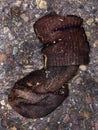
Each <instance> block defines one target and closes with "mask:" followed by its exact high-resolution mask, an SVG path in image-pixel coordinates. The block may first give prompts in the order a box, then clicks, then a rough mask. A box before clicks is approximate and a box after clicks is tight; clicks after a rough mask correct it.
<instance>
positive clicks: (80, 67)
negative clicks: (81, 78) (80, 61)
mask: <svg viewBox="0 0 98 130" xmlns="http://www.w3.org/2000/svg"><path fill="white" fill-rule="evenodd" d="M79 69H80V70H82V71H86V70H87V67H86V66H85V65H80V66H79Z"/></svg>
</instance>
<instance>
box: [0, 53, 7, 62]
mask: <svg viewBox="0 0 98 130" xmlns="http://www.w3.org/2000/svg"><path fill="white" fill-rule="evenodd" d="M6 58H7V57H6V54H1V56H0V62H4V61H6Z"/></svg>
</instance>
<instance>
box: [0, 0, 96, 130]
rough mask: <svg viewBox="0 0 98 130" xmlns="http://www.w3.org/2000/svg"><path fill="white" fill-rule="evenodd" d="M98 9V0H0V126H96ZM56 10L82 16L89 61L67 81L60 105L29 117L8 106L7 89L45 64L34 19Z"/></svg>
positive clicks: (1, 129) (27, 129) (63, 129)
mask: <svg viewBox="0 0 98 130" xmlns="http://www.w3.org/2000/svg"><path fill="white" fill-rule="evenodd" d="M97 9H98V1H97V0H47V1H46V0H0V130H98V10H97ZM52 10H55V11H56V12H57V13H59V14H61V15H66V14H74V15H77V16H80V17H82V18H83V19H84V25H83V26H84V28H85V31H86V34H87V37H88V41H89V44H90V48H91V51H90V63H89V64H88V65H87V66H84V65H81V66H80V67H79V71H78V73H77V75H76V76H75V77H74V78H73V79H72V80H71V81H70V82H69V83H68V84H69V90H70V93H69V97H68V98H67V99H66V100H65V101H64V102H63V104H62V105H61V106H59V107H58V108H57V109H56V110H55V111H54V112H52V113H51V114H49V115H48V116H46V117H44V118H40V119H27V118H23V117H22V116H20V115H19V114H18V113H16V112H15V111H14V110H13V109H12V108H11V107H10V105H9V104H8V94H9V93H10V90H11V88H12V87H13V85H14V83H15V82H16V81H17V80H18V79H20V78H22V77H23V76H24V75H27V74H28V73H29V72H31V71H34V70H37V69H41V68H42V67H43V57H42V56H41V54H40V51H41V48H42V44H41V43H39V41H38V39H37V38H36V35H35V33H34V30H33V24H34V22H35V21H36V20H37V19H38V18H39V17H40V16H43V15H44V14H45V13H46V12H50V11H52Z"/></svg>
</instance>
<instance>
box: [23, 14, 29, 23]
mask: <svg viewBox="0 0 98 130" xmlns="http://www.w3.org/2000/svg"><path fill="white" fill-rule="evenodd" d="M21 18H22V19H23V20H24V21H25V22H28V21H29V17H27V16H26V14H22V15H21Z"/></svg>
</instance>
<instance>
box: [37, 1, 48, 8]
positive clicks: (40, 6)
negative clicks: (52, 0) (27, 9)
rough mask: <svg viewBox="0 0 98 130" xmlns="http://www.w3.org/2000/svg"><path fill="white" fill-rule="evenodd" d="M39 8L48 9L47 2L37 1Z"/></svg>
mask: <svg viewBox="0 0 98 130" xmlns="http://www.w3.org/2000/svg"><path fill="white" fill-rule="evenodd" d="M36 3H37V8H39V9H47V2H46V1H45V0H36Z"/></svg>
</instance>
